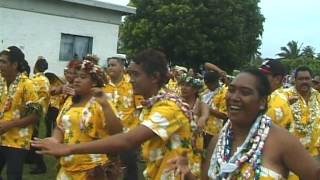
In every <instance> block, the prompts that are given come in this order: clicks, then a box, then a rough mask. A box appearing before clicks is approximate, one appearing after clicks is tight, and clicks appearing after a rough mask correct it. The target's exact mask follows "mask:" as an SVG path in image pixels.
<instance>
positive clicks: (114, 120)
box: [101, 102, 122, 135]
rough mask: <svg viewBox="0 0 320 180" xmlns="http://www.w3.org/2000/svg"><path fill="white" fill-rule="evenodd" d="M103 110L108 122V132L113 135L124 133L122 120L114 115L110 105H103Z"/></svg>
mask: <svg viewBox="0 0 320 180" xmlns="http://www.w3.org/2000/svg"><path fill="white" fill-rule="evenodd" d="M101 107H102V109H103V114H104V118H105V119H106V121H107V124H108V125H107V131H108V132H109V133H110V134H111V135H113V134H117V133H121V132H122V124H121V121H120V119H119V118H118V117H117V116H116V115H115V114H114V112H113V110H112V108H111V106H110V104H109V103H108V102H106V103H105V104H101Z"/></svg>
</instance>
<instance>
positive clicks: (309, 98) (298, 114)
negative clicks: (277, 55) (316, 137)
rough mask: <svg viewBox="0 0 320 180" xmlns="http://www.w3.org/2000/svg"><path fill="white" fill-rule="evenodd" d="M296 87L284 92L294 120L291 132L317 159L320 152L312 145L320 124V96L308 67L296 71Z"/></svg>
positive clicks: (301, 67)
mask: <svg viewBox="0 0 320 180" xmlns="http://www.w3.org/2000/svg"><path fill="white" fill-rule="evenodd" d="M294 77H295V86H293V87H291V88H288V89H286V90H285V91H284V94H285V95H286V96H287V99H288V101H289V103H290V108H291V111H292V113H293V120H292V123H291V127H290V129H289V131H290V132H291V133H292V134H293V135H294V136H296V137H297V138H299V140H300V142H301V143H302V145H303V146H304V147H305V148H306V149H307V151H308V152H309V153H310V154H311V155H312V156H313V157H315V158H317V157H318V156H319V151H318V149H317V148H316V147H314V145H313V144H312V143H311V139H312V138H313V137H312V134H313V130H314V127H315V126H317V125H318V124H319V123H320V122H319V121H320V111H319V107H320V94H319V92H318V91H317V90H315V89H313V88H312V87H311V83H312V71H311V69H310V68H308V67H306V66H300V67H298V68H297V69H296V71H295V74H294Z"/></svg>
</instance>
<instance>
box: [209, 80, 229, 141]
mask: <svg viewBox="0 0 320 180" xmlns="http://www.w3.org/2000/svg"><path fill="white" fill-rule="evenodd" d="M227 92H228V87H227V86H221V87H219V88H217V89H216V90H215V91H214V92H213V96H212V99H211V101H210V102H209V103H208V105H209V107H210V108H212V109H215V110H218V111H220V112H223V113H226V112H227V106H226V100H225V98H226V94H227ZM222 123H223V122H222V120H221V119H218V118H216V117H215V116H214V115H212V114H210V115H209V119H208V120H207V124H206V126H205V129H204V130H205V132H206V133H208V134H211V135H217V134H218V133H219V131H220V129H221V127H222Z"/></svg>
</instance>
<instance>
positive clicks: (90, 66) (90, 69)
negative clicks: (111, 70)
mask: <svg viewBox="0 0 320 180" xmlns="http://www.w3.org/2000/svg"><path fill="white" fill-rule="evenodd" d="M79 69H80V70H82V71H85V72H86V73H88V74H92V75H94V76H95V77H96V78H97V80H98V81H102V83H104V79H105V78H104V77H105V74H104V71H103V70H102V68H101V67H100V66H98V65H95V64H94V63H92V62H91V61H88V60H83V61H82V63H81V65H80V67H79Z"/></svg>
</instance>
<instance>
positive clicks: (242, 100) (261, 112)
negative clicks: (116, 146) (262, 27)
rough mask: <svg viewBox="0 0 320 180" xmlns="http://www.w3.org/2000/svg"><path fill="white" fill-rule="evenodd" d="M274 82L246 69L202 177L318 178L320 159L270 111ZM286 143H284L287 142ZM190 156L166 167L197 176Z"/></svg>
mask: <svg viewBox="0 0 320 180" xmlns="http://www.w3.org/2000/svg"><path fill="white" fill-rule="evenodd" d="M270 92H271V89H270V84H269V82H268V79H267V78H266V76H265V75H264V74H262V73H261V72H260V71H259V70H258V69H248V70H245V71H242V72H241V73H240V74H239V75H238V76H237V77H236V78H235V79H234V80H233V81H232V82H231V84H230V85H229V89H228V94H227V98H226V101H227V109H228V117H229V120H228V121H227V122H226V124H225V125H224V127H223V128H222V130H221V131H220V135H219V137H214V138H212V141H211V142H210V145H209V147H210V150H209V153H208V156H207V158H206V162H205V167H204V174H203V179H286V178H287V176H288V171H293V172H295V173H296V174H297V175H298V176H299V177H300V178H301V179H308V180H317V179H319V177H320V176H318V175H320V174H319V173H320V168H319V164H318V163H317V162H316V161H315V160H314V159H312V157H311V156H310V155H309V154H308V153H307V152H306V150H305V149H304V148H303V146H302V145H301V144H300V143H299V141H298V140H297V139H296V138H295V137H293V136H292V135H290V133H289V132H288V131H286V130H285V129H283V128H280V127H278V126H277V125H274V124H272V121H271V119H270V117H268V116H267V115H265V111H266V107H267V98H268V96H269V94H270ZM284 144H285V145H284ZM187 161H188V160H187V158H186V157H183V156H177V157H175V158H173V159H171V160H169V161H168V163H169V164H168V166H169V168H168V169H167V171H175V172H177V173H179V174H181V175H182V176H184V178H185V179H194V176H193V175H192V173H190V169H189V168H188V164H187Z"/></svg>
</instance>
